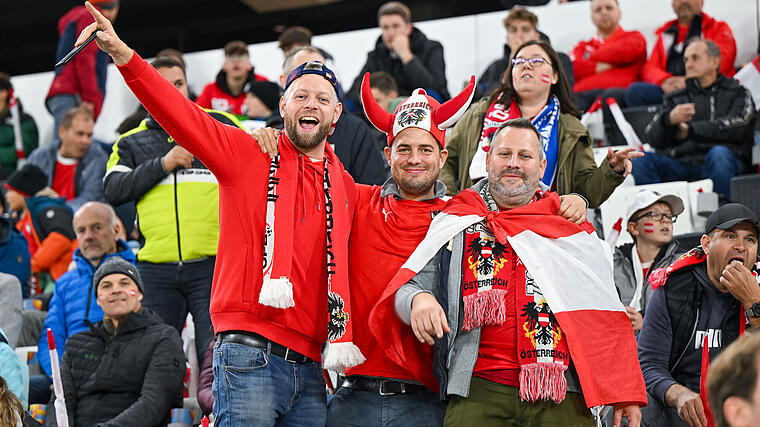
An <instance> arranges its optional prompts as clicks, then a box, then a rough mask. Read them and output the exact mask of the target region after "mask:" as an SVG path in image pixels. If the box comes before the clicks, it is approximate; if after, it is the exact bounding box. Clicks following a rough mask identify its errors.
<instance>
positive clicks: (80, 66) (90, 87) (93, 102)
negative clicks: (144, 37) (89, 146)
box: [45, 0, 119, 131]
mask: <svg viewBox="0 0 760 427" xmlns="http://www.w3.org/2000/svg"><path fill="white" fill-rule="evenodd" d="M91 3H92V4H93V5H95V7H97V8H98V10H99V11H100V12H101V13H102V14H103V16H105V17H106V18H108V20H109V21H111V22H113V21H115V20H116V15H118V14H119V0H93V1H92V2H91ZM91 23H92V16H90V14H89V12H87V9H85V8H84V7H83V6H76V7H74V8H72V9H71V10H69V11H68V12H66V14H65V15H63V16H62V17H61V19H60V20H59V21H58V33H59V34H60V35H61V38H60V40H59V41H58V47H57V49H56V52H55V59H56V61H60V60H61V59H62V58H63V57H64V56H65V55H66V54H67V53H69V51H71V49H73V48H74V43H73V42H74V40H76V37H77V35H79V33H81V32H82V30H83V29H84V27H86V26H87V25H89V24H91ZM107 65H108V55H106V54H105V53H103V52H101V51H99V50H98V48H97V47H95V46H87V47H86V48H85V49H84V50H83V51H82V52H80V53H79V54H78V55H77V56H75V57H74V58H73V59H72V60H71V62H69V63H68V64H67V65H66V66H64V67H62V68H58V69H56V70H55V78H53V83H52V84H51V85H50V89H49V90H48V94H47V97H45V106H46V107H47V109H48V111H50V114H52V115H53V119H54V120H55V123H54V125H53V129H55V130H56V131H57V130H58V128H60V126H61V123H60V122H61V117H63V114H64V113H66V112H67V111H69V110H70V109H72V108H74V107H76V106H78V105H80V104H81V105H83V106H85V107H87V108H89V109H90V110H92V116H93V119H94V120H97V119H98V115H99V114H100V109H101V108H102V107H103V98H104V97H105V96H106V66H107Z"/></svg>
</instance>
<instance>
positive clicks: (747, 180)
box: [731, 174, 760, 215]
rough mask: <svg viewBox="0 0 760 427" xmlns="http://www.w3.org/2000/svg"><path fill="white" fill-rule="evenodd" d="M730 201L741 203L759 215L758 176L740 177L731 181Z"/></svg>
mask: <svg viewBox="0 0 760 427" xmlns="http://www.w3.org/2000/svg"><path fill="white" fill-rule="evenodd" d="M731 201H732V202H735V203H741V204H743V205H745V206H747V207H748V208H750V209H752V210H753V211H754V212H755V213H756V214H757V215H760V175H758V174H750V175H741V176H735V177H734V178H733V179H731Z"/></svg>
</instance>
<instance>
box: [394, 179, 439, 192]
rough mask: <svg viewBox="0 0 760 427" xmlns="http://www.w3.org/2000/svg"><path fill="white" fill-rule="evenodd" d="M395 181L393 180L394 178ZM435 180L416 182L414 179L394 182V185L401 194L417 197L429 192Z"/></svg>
mask: <svg viewBox="0 0 760 427" xmlns="http://www.w3.org/2000/svg"><path fill="white" fill-rule="evenodd" d="M394 180H395V178H394ZM436 181H437V177H436V179H433V180H430V181H421V180H420V181H418V180H414V179H410V180H407V181H398V180H397V181H396V185H398V188H399V190H400V191H401V193H402V194H405V195H410V196H417V195H420V194H425V193H427V192H428V191H430V189H431V188H433V186H435V182H436Z"/></svg>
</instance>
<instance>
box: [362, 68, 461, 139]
mask: <svg viewBox="0 0 760 427" xmlns="http://www.w3.org/2000/svg"><path fill="white" fill-rule="evenodd" d="M474 94H475V76H472V77H470V83H469V84H468V85H467V87H466V88H464V90H463V91H462V92H461V93H460V94H459V95H457V96H455V97H454V98H451V99H450V100H448V101H446V102H444V103H443V104H439V103H438V101H436V100H435V99H434V98H433V97H431V96H429V95H428V94H427V93H425V90H424V89H415V90H414V91H413V92H412V96H410V97H409V98H407V99H406V100H404V102H402V103H401V104H399V106H398V107H396V111H395V113H394V114H391V113H389V112H387V111H385V110H384V109H383V108H382V107H381V106H380V105H379V104H378V103H377V102H376V101H375V97H374V96H372V90H371V89H370V86H369V73H366V74H364V78H363V80H362V93H361V99H362V107H364V114H366V115H367V118H369V121H370V122H371V123H372V125H374V126H375V127H376V128H377V129H378V130H379V131H380V132H383V133H385V134H387V135H388V146H390V145H391V144H392V143H393V138H395V137H396V135H398V134H399V133H400V132H401V131H402V130H404V129H406V128H408V127H418V128H420V129H424V130H426V131H428V132H430V133H431V134H432V135H433V137H434V138H435V139H436V141H438V143H439V144H440V145H441V148H443V147H444V146H445V144H446V129H447V128H448V127H450V126H453V125H454V123H456V121H457V120H459V118H460V117H462V114H464V112H465V111H467V107H469V106H470V102H471V101H472V96H473V95H474Z"/></svg>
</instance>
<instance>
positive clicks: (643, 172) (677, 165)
mask: <svg viewBox="0 0 760 427" xmlns="http://www.w3.org/2000/svg"><path fill="white" fill-rule="evenodd" d="M743 170H744V167H743V166H742V164H741V162H740V161H739V160H738V159H737V158H736V156H735V155H734V153H733V152H732V151H731V150H730V149H729V148H728V147H726V146H725V145H716V146H714V147H713V148H711V149H710V151H708V152H707V155H705V160H704V161H703V162H702V164H701V165H691V164H688V163H683V162H679V161H678V160H675V159H672V158H670V157H665V156H660V155H658V154H655V153H645V154H644V157H638V158H636V159H633V171H632V173H633V178H634V179H635V180H636V185H645V184H657V183H660V182H669V181H697V180H700V179H705V178H710V179H712V181H713V191H715V192H716V193H718V194H721V195H722V196H723V197H725V198H726V199H729V198H730V196H731V178H733V177H735V176H737V175H741V173H742V171H743Z"/></svg>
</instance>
